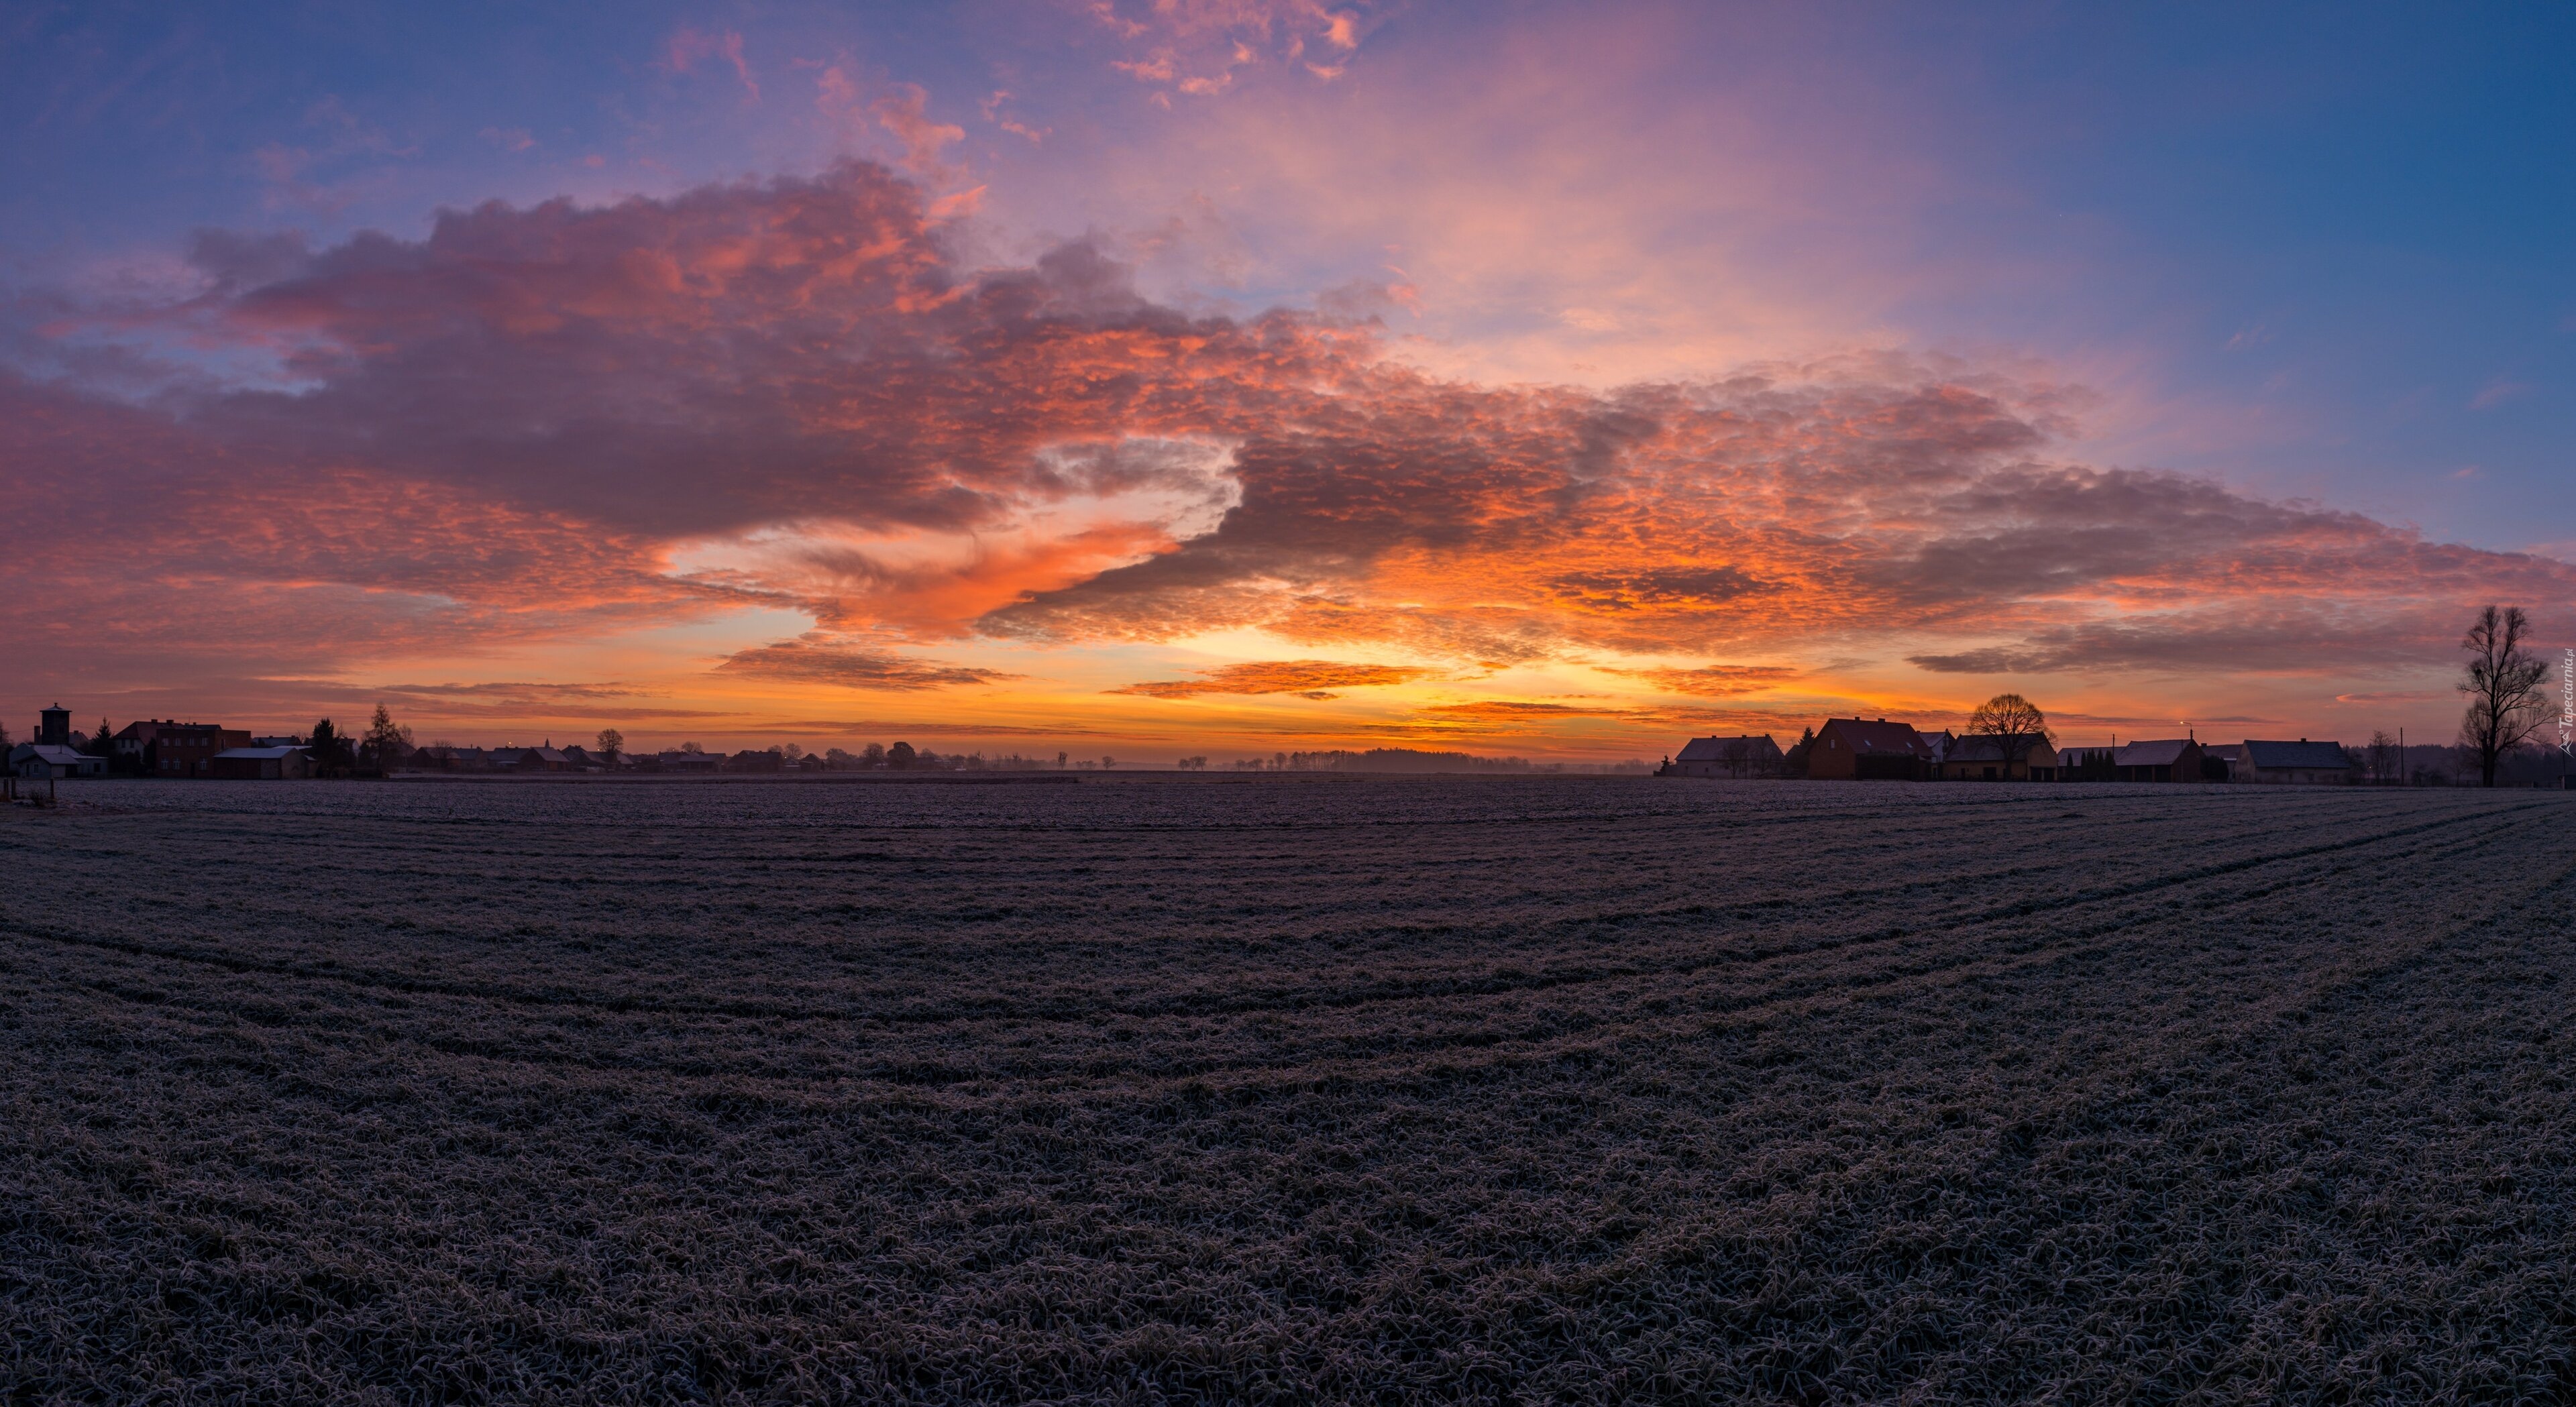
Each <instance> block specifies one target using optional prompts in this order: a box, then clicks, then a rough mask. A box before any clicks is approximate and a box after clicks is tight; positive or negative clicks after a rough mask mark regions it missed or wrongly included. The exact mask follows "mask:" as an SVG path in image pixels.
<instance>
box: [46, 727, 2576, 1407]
mask: <svg viewBox="0 0 2576 1407" xmlns="http://www.w3.org/2000/svg"><path fill="white" fill-rule="evenodd" d="M64 792H65V794H66V795H67V796H77V797H80V798H83V799H85V800H88V801H92V802H96V803H100V804H103V805H106V806H112V807H114V808H116V809H114V810H66V811H63V812H58V813H36V812H30V811H26V810H22V809H0V1352H5V1353H6V1355H7V1356H6V1358H5V1360H0V1375H5V1379H6V1381H5V1388H0V1401H7V1402H9V1403H12V1404H16V1403H21V1402H28V1403H36V1402H53V1401H66V1402H109V1401H113V1402H147V1401H153V1402H174V1403H175V1402H215V1401H259V1402H293V1401H315V1402H319V1401H334V1402H457V1401H486V1400H494V1401H501V1400H506V1401H514V1402H566V1403H570V1402H619V1401H636V1402H643V1401H713V1402H736V1401H742V1402H802V1401H829V1400H853V1401H859V1400H924V1401H955V1400H1011V1401H1018V1400H1031V1399H1039V1400H1081V1401H1094V1400H1108V1401H1134V1402H1149V1401H1198V1400H1209V1399H1216V1400H1245V1401H1276V1402H1294V1401H1310V1400H1316V1399H1342V1400H1361V1401H1370V1402H1400V1401H1453V1400H1481V1401H1514V1400H1531V1401H1613V1400H1621V1399H1626V1400H1637V1399H1650V1398H1666V1399H1688V1398H1706V1397H1716V1396H1723V1397H1740V1398H1746V1399H1752V1400H1765V1399H1777V1400H1784V1401H1801V1402H1805V1401H1823V1400H1838V1399H1852V1398H1885V1397H1905V1398H1908V1399H1909V1400H1915V1401H1926V1402H1930V1401H1944V1400H1962V1401H1964V1400H1989V1399H1993V1398H1999V1397H2009V1398H2029V1397H2042V1396H2050V1395H2054V1396H2056V1397H2059V1398H2062V1399H2065V1400H2070V1401H2106V1400H2107V1401H2174V1400H2189V1399H2193V1398H2199V1399H2207V1400H2226V1399H2238V1398H2244V1397H2251V1396H2269V1397H2273V1398H2277V1399H2280V1400H2286V1401H2302V1400H2317V1399H2332V1400H2345V1401H2356V1400H2370V1399H2385V1400H2425V1399H2431V1398H2442V1397H2456V1398H2476V1399H2481V1400H2504V1399H2510V1398H2513V1397H2516V1396H2520V1397H2524V1398H2530V1399H2538V1398H2549V1397H2558V1398H2562V1399H2563V1398H2564V1397H2566V1396H2567V1395H2568V1394H2569V1393H2570V1392H2576V1224H2571V1222H2576V1110H2571V1106H2570V1094H2569V1088H2568V1075H2569V1072H2570V1066H2571V1061H2576V1022H2571V1016H2576V925H2571V922H2570V917H2569V915H2570V907H2571V904H2576V884H2571V882H2570V881H2571V876H2576V798H2571V797H2564V796H2559V795H2552V794H2542V793H2532V792H2502V793H2487V794H2479V793H2474V792H2451V791H2441V792H2350V791H2338V792H2306V793H2302V792H2295V791H2289V790H2274V789H2256V788H2212V789H2203V788H2170V787H2169V788H2149V787H2137V788H2120V787H2074V786H2041V787H1977V786H1947V787H1937V786H1936V787H1914V786H1903V785H1895V784H1870V785H1860V786H1854V785H1850V784H1842V785H1835V784H1825V783H1817V784H1804V783H1760V782H1748V783H1727V782H1680V781H1651V780H1644V779H1573V778H1562V779H1558V778H1426V779H1386V780H1361V779H1339V778H1281V779H1266V778H1265V779H1258V780H1252V779H1238V778H1229V777H1223V776H1211V777H1207V778H1203V779H1199V778H1175V777H1163V778H1144V777H1134V778H1121V777H1115V776H1112V777H1090V778H1086V779H1085V780H1084V783H1083V784H1082V785H1080V786H1074V787H1022V786H989V787H985V786H959V787H951V786H915V785H898V786H868V785H860V786H834V785H795V784H787V785H733V786H725V785H716V786H686V785H683V786H622V785H612V786H597V785H593V786H582V785H569V786H506V785H501V786H492V785H485V786H477V785H452V784H449V785H441V784H420V785H406V784H394V785H382V784H375V785H370V784H336V785H335V784H309V783H308V784H274V783H272V784H266V785H261V784H251V783H200V784H195V785H186V784H163V783H116V784H91V785H89V786H86V787H82V788H78V789H75V788H74V787H72V786H68V785H67V786H66V787H65V788H64Z"/></svg>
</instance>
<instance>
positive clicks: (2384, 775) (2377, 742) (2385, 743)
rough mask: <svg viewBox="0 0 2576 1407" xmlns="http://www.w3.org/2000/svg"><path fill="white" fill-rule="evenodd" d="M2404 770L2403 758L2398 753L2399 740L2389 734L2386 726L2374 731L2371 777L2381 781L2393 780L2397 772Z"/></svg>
mask: <svg viewBox="0 0 2576 1407" xmlns="http://www.w3.org/2000/svg"><path fill="white" fill-rule="evenodd" d="M2404 770H2405V767H2404V763H2403V759H2401V758H2399V757H2398V755H2397V740H2396V739H2395V738H2392V737H2390V736H2388V730H2387V729H2385V728H2382V729H2380V730H2378V731H2377V732H2374V733H2372V734H2371V735H2370V779H2371V780H2372V781H2374V782H2381V783H2385V782H2389V781H2393V780H2395V779H2396V777H2397V774H2398V773H2400V772H2402V771H2404Z"/></svg>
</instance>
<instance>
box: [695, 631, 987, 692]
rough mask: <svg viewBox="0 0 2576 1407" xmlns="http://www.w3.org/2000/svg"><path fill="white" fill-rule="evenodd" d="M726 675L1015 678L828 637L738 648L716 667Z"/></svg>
mask: <svg viewBox="0 0 2576 1407" xmlns="http://www.w3.org/2000/svg"><path fill="white" fill-rule="evenodd" d="M716 668H717V670H718V671H719V672H722V673H726V674H741V675H750V676H755V677H758V678H763V679H788V680H795V681H797V682H800V683H807V684H829V685H833V686H835V687H838V688H843V689H887V690H898V691H909V690H917V689H942V688H947V687H950V686H952V685H958V684H992V683H998V682H1000V681H1002V680H1006V679H1016V678H1018V677H1019V676H1018V675H1015V674H1004V673H1002V672H1000V671H999V670H991V669H974V668H969V667H967V666H963V665H947V664H938V663H934V662H931V661H927V660H918V659H907V658H905V657H903V656H900V655H894V654H889V653H886V652H884V651H880V650H870V649H867V648H864V647H862V646H857V645H851V644H846V643H842V642H837V641H832V640H828V639H820V640H780V641H776V642H774V643H772V644H767V645H763V646H760V647H759V648H757V649H751V650H739V651H736V652H735V653H733V654H731V655H728V656H727V657H726V658H725V661H724V663H722V664H720V665H717V666H716Z"/></svg>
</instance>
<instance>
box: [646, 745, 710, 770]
mask: <svg viewBox="0 0 2576 1407" xmlns="http://www.w3.org/2000/svg"><path fill="white" fill-rule="evenodd" d="M655 756H656V760H657V761H659V762H660V763H661V770H663V771H665V772H680V773H709V772H715V771H718V770H721V769H722V768H723V766H724V759H723V758H721V757H718V756H716V755H715V754H714V753H711V752H690V751H689V750H687V749H686V748H682V749H679V750H677V751H673V752H664V753H658V754H656V755H655Z"/></svg>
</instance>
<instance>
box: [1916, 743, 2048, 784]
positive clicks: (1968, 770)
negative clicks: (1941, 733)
mask: <svg viewBox="0 0 2576 1407" xmlns="http://www.w3.org/2000/svg"><path fill="white" fill-rule="evenodd" d="M2007 751H2008V749H2006V748H2005V746H2004V740H2003V739H2002V738H1999V737H1996V736H1994V735H1992V734H1989V733H1971V734H1969V735H1968V736H1966V737H1964V738H1961V739H1959V740H1958V741H1956V742H1954V743H1952V744H1950V746H1949V748H1948V749H1947V750H1946V752H1945V754H1944V755H1943V757H1942V759H1941V771H1940V775H1941V776H1942V777H1944V778H1947V779H1948V780H1950V781H1954V782H2053V781H2056V780H2057V749H2056V748H2054V747H2051V746H2049V743H2048V739H2046V738H2035V739H2033V740H2032V741H2031V742H2030V744H2029V745H2028V746H2027V747H2026V748H2024V749H2023V751H2022V755H2021V756H2020V757H2019V758H2007V757H2006V755H2005V754H2006V752H2007Z"/></svg>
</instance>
